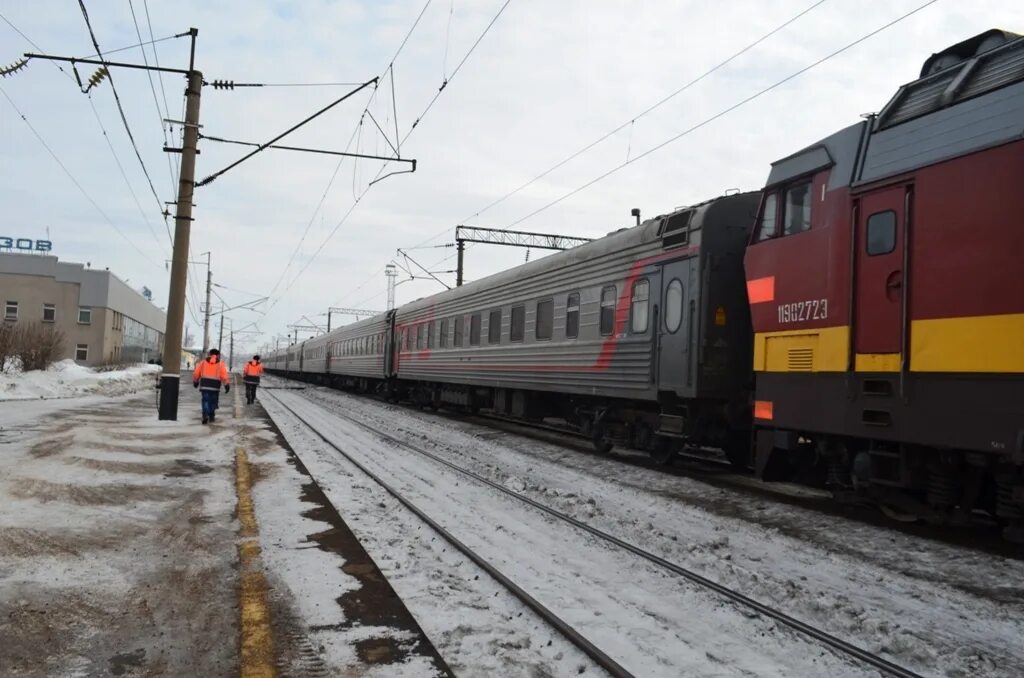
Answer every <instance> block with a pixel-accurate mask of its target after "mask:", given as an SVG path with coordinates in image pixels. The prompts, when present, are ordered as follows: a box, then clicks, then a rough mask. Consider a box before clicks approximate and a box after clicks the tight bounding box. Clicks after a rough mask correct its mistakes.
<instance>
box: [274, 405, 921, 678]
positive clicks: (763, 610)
mask: <svg viewBox="0 0 1024 678" xmlns="http://www.w3.org/2000/svg"><path fill="white" fill-rule="evenodd" d="M306 400H309V399H308V398H307V399H306ZM279 402H280V401H279ZM289 409H290V408H289ZM291 411H292V413H293V414H295V412H294V410H291ZM328 411H329V412H330V413H331V415H333V416H337V417H340V418H341V419H345V420H346V421H350V422H352V423H353V424H356V425H357V426H359V427H361V428H363V429H364V430H366V431H368V432H370V433H373V434H374V435H377V436H379V437H380V438H382V439H384V440H386V441H390V442H392V443H395V444H396V445H399V446H401V447H404V448H406V449H409V450H412V451H413V452H416V453H418V454H421V455H423V456H425V457H428V458H430V459H433V460H434V461H436V462H438V463H440V464H442V465H444V466H447V467H448V468H450V469H452V470H454V471H456V472H458V473H461V474H463V475H465V476H468V477H470V478H473V479H474V480H477V481H479V482H481V483H484V484H486V485H488V486H490V487H492V488H494V489H496V490H499V491H500V492H502V493H504V494H506V495H508V496H510V497H515V498H516V499H519V500H520V501H523V502H525V503H527V504H529V505H530V506H533V507H534V508H536V509H538V510H540V511H543V512H544V513H547V514H548V515H550V516H553V517H555V518H558V519H559V520H562V521H564V522H567V523H569V524H571V525H573V526H574V527H576V528H578V529H580V530H583V531H584V532H587V533H589V534H591V535H593V536H595V537H598V538H599V539H603V540H605V541H607V542H609V543H611V544H614V545H615V546H618V547H619V548H621V549H624V550H626V551H629V552H630V553H632V554H634V555H637V556H640V557H641V558H644V559H645V560H647V561H650V562H652V563H654V564H656V565H658V566H660V567H662V568H664V569H667V570H669V571H671V572H673V573H675V574H678V575H679V576H681V577H684V578H686V579H688V580H690V581H692V582H694V583H695V584H699V585H700V586H703V587H704V588H707V589H710V590H712V591H714V592H715V593H718V594H719V595H721V596H723V597H725V598H728V599H729V600H731V601H732V602H734V603H737V604H739V605H741V606H743V607H746V608H748V609H751V610H753V611H754V612H756V613H758V614H760V615H762V616H764V617H767V618H769V619H772V620H774V621H776V622H779V623H780V624H783V625H785V626H788V627H789V628H791V629H793V630H795V631H797V632H799V633H802V634H804V635H806V636H809V637H811V638H813V639H814V640H817V641H818V642H820V643H823V644H824V645H827V646H829V647H831V648H833V649H834V650H837V651H838V652H840V653H842V654H844V655H847V656H849V657H853V658H854V659H856V660H858V661H861V662H863V663H865V664H868V665H870V666H873V667H874V668H876V669H878V670H879V671H882V672H883V673H885V674H886V675H890V676H897V677H898V678H923V677H922V676H921V674H919V673H915V672H914V671H911V670H910V669H907V668H904V667H902V666H900V665H898V664H895V663H893V662H890V661H889V660H887V659H885V658H884V657H880V656H879V655H877V654H875V653H873V652H870V651H869V650H865V649H863V648H861V647H858V646H857V645H854V644H853V643H850V642H847V641H845V640H843V639H842V638H838V637H837V636H833V635H832V634H830V633H828V632H826V631H822V630H821V629H818V628H815V627H814V626H811V625H810V624H808V623H806V622H802V621H800V620H799V619H797V618H795V617H791V616H789V615H788V614H786V613H785V612H782V611H781V610H777V609H775V608H773V607H770V606H768V605H765V604H764V603H761V602H758V601H757V600H754V599H753V598H750V597H748V596H745V595H743V594H742V593H739V592H738V591H734V590H732V589H730V588H728V587H726V586H724V585H722V584H719V583H718V582H716V581H713V580H711V579H708V578H707V577H704V576H703V575H700V574H698V573H696V572H694V571H693V570H689V569H687V568H685V567H682V566H681V565H677V564H675V563H673V562H671V561H668V560H665V559H664V558H662V557H661V556H658V555H655V554H653V553H651V552H650V551H645V550H644V549H642V548H640V547H639V546H635V545H634V544H631V543H629V542H627V541H623V540H622V539H619V538H618V537H615V536H613V535H611V534H609V533H607V532H604V531H603V530H600V529H598V528H596V527H593V526H592V525H588V524H587V523H584V522H582V521H580V520H577V519H576V518H573V517H572V516H570V515H568V514H565V513H562V512H561V511H558V510H557V509H553V508H551V507H550V506H547V505H545V504H542V503H540V502H538V501H535V500H533V499H530V498H529V497H526V496H523V495H521V494H519V493H517V492H515V491H513V490H510V489H509V488H507V487H505V486H504V485H501V484H500V483H496V482H494V481H493V480H490V479H489V478H484V477H483V476H481V475H479V474H477V473H474V472H473V471H470V470H467V469H464V468H462V467H460V466H458V465H457V464H453V463H451V462H450V461H448V460H447V459H443V458H441V457H439V456H438V455H436V454H434V453H432V452H429V451H427V450H424V449H422V448H420V447H419V446H417V445H416V444H414V443H410V442H408V441H405V440H402V439H400V438H397V437H395V436H393V435H391V434H389V433H386V432H384V431H381V430H380V429H378V428H376V427H374V426H371V425H369V424H366V423H364V422H362V421H359V420H358V419H355V418H353V417H351V416H349V415H347V414H344V413H341V412H337V411H335V410H328ZM295 416H296V417H298V415H297V414H295ZM307 425H308V424H307ZM311 428H312V427H311ZM318 435H319V434H318ZM321 437H322V436H321ZM325 440H326V439H325ZM332 446H333V445H332ZM339 451H340V450H339ZM342 454H344V453H342ZM346 456H347V455H346Z"/></svg>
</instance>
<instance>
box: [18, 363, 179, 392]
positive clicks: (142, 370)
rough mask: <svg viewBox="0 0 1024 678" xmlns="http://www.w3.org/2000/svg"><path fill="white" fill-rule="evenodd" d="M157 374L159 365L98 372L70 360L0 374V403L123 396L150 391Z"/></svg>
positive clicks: (132, 366)
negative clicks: (26, 370) (48, 365)
mask: <svg viewBox="0 0 1024 678" xmlns="http://www.w3.org/2000/svg"><path fill="white" fill-rule="evenodd" d="M159 373H160V366H159V365H130V366H126V367H124V368H123V369H117V370H110V371H106V372H99V371H97V370H95V369H93V368H90V367H83V366H82V365H79V364H77V363H76V362H75V361H74V360H70V359H69V360H61V361H60V362H57V363H54V364H53V365H51V366H50V367H49V369H46V370H32V371H30V372H20V371H18V372H9V373H0V401H4V400H32V399H38V398H73V397H76V396H81V395H87V394H97V395H108V396H115V395H124V394H126V393H135V392H137V391H141V390H143V389H146V388H153V385H154V380H155V378H156V375H158V374H159Z"/></svg>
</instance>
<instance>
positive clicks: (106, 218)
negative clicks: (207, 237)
mask: <svg viewBox="0 0 1024 678" xmlns="http://www.w3.org/2000/svg"><path fill="white" fill-rule="evenodd" d="M0 94H3V95H4V98H5V99H7V103H9V104H10V105H11V108H13V109H14V110H15V112H16V113H17V114H18V117H20V118H21V119H22V120H23V121H24V122H25V124H26V125H28V128H29V129H30V130H31V131H32V134H33V135H35V137H36V139H37V140H38V141H39V143H40V144H42V145H43V148H45V149H46V151H47V152H48V153H49V154H50V157H52V158H53V160H54V162H56V163H57V165H58V166H59V167H60V168H61V170H62V171H63V172H64V174H65V175H67V177H68V179H70V180H71V183H73V184H74V185H75V188H77V189H78V190H79V192H80V193H81V194H82V195H83V196H85V199H86V200H88V201H89V204H91V205H92V206H93V208H94V209H95V210H96V211H97V212H98V213H99V214H100V216H102V217H103V220H104V221H106V222H107V223H108V224H110V227H111V228H113V229H114V230H115V231H116V232H117V234H118V235H120V236H121V237H122V238H124V240H125V242H127V243H128V244H129V245H131V246H132V248H133V249H134V250H135V251H136V252H138V253H139V254H140V255H142V257H143V258H145V259H146V260H147V261H149V262H150V263H152V264H154V265H156V262H155V261H153V258H152V257H150V256H149V255H148V254H146V253H145V252H144V251H143V250H142V249H140V248H139V246H138V245H136V244H135V242H134V241H133V240H132V239H131V238H129V237H128V236H127V234H125V232H124V231H122V230H121V228H120V227H118V225H117V224H115V223H114V221H113V220H112V219H111V218H110V217H109V216H108V215H107V213H106V212H104V211H103V208H102V207H100V206H99V204H98V203H97V202H96V201H95V200H93V197H92V196H91V195H89V193H88V191H86V190H85V188H83V187H82V184H81V183H79V181H78V179H76V178H75V175H74V174H72V173H71V170H69V169H68V168H67V165H65V164H64V162H63V161H62V160H61V159H60V157H59V156H58V155H57V154H56V153H55V152H54V150H53V148H51V147H50V145H49V144H48V143H46V140H45V139H43V137H42V135H41V134H39V132H38V131H37V130H36V128H35V126H34V125H33V124H32V123H31V122H30V121H29V119H28V117H27V116H26V115H25V114H24V113H23V112H22V111H21V109H20V108H18V105H17V104H16V103H14V100H13V99H11V97H10V95H9V94H7V91H6V90H4V89H3V88H2V87H0Z"/></svg>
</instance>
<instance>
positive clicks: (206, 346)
mask: <svg viewBox="0 0 1024 678" xmlns="http://www.w3.org/2000/svg"><path fill="white" fill-rule="evenodd" d="M212 291H213V274H212V273H211V272H210V253H209V252H207V253H206V314H205V316H204V318H203V355H206V352H207V351H209V350H210V293H211V292H212Z"/></svg>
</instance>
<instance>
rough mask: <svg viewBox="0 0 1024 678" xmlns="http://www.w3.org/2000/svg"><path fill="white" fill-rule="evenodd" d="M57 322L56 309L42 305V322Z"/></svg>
mask: <svg viewBox="0 0 1024 678" xmlns="http://www.w3.org/2000/svg"><path fill="white" fill-rule="evenodd" d="M55 320H57V307H56V306H54V305H53V304H43V322H44V323H52V322H54V321H55Z"/></svg>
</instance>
